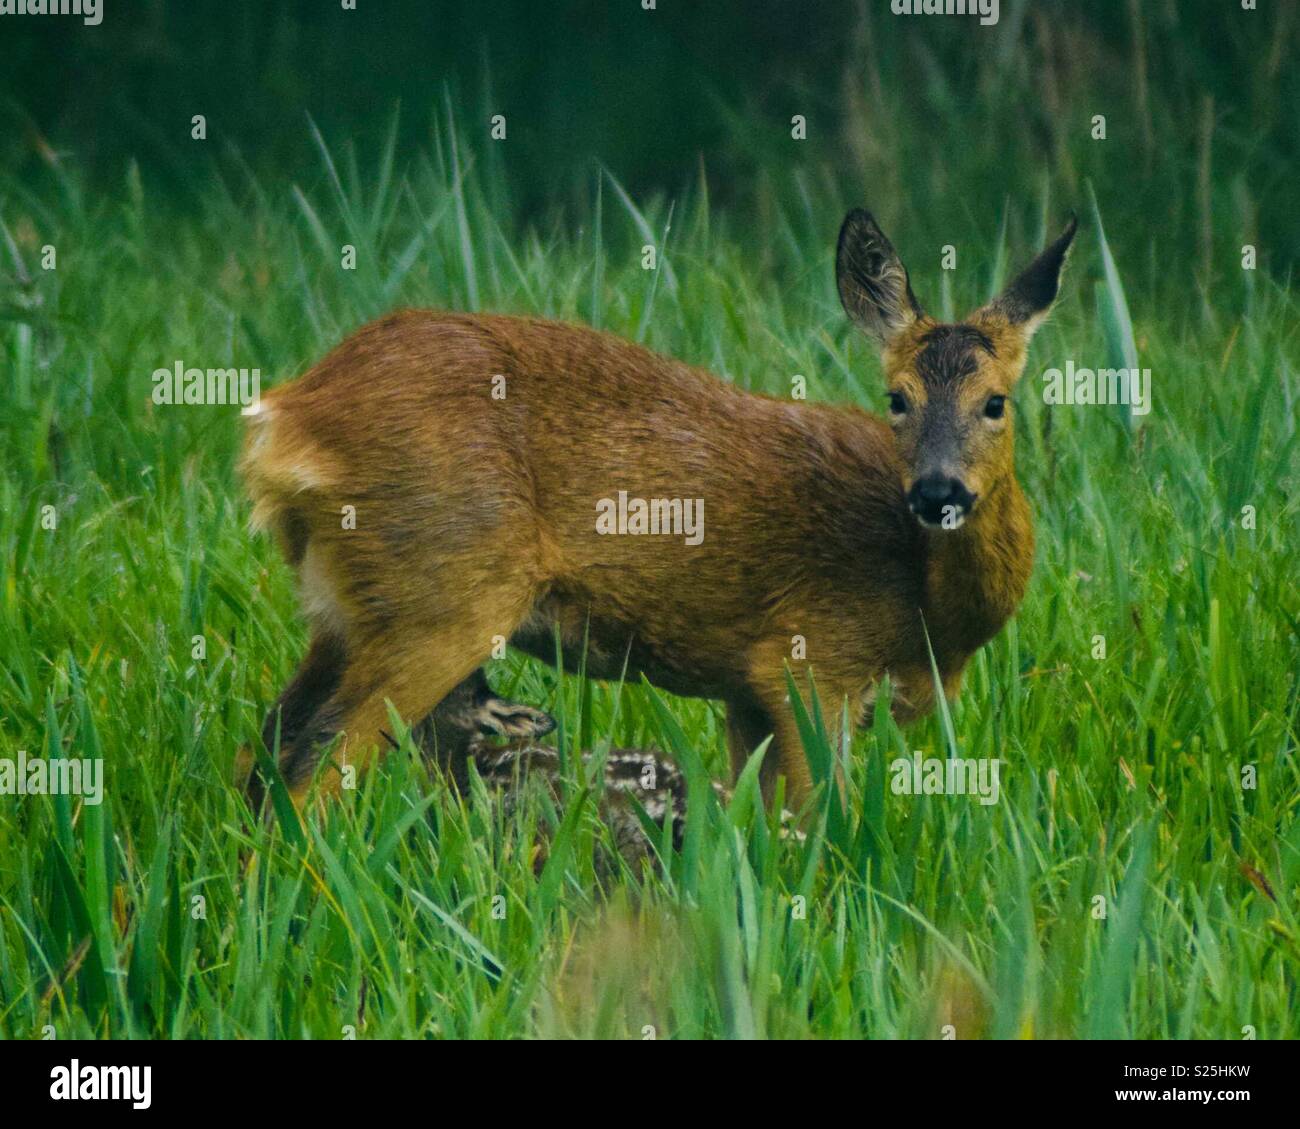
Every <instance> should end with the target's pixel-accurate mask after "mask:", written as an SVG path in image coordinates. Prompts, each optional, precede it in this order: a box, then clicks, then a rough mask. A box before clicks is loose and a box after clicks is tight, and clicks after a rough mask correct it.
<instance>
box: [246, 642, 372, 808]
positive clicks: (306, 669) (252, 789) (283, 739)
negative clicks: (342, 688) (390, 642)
mask: <svg viewBox="0 0 1300 1129" xmlns="http://www.w3.org/2000/svg"><path fill="white" fill-rule="evenodd" d="M346 663H347V648H346V647H345V645H344V642H343V640H342V638H341V637H339V636H338V635H336V634H334V633H332V632H329V631H318V632H317V633H316V635H314V636H313V638H312V641H311V643H310V645H309V646H308V648H307V653H306V655H304V656H303V659H302V662H301V663H299V664H298V669H297V670H296V671H295V672H294V676H293V677H292V678H291V679H290V680H289V684H288V685H287V686H285V688H284V690H283V691H282V692H281V694H280V696H279V698H277V699H276V702H275V705H273V706H272V707H271V709H270V712H268V713H267V715H266V719H265V721H263V723H262V745H263V746H264V747H265V749H266V751H267V752H268V753H271V754H272V755H274V753H275V749H276V747H277V738H278V742H279V748H281V749H286V748H288V747H289V746H290V745H292V744H293V743H294V742H295V741H296V740H297V739H298V736H299V734H301V733H302V731H303V730H304V729H305V728H306V727H307V725H308V723H309V722H310V721H311V719H312V716H313V715H314V714H315V713H316V711H317V710H318V709H320V708H321V706H323V705H324V704H325V702H326V701H328V700H329V697H330V695H331V694H333V693H334V691H335V690H336V689H338V686H339V683H340V682H341V681H342V679H343V671H344V667H345V665H346ZM241 756H242V757H244V758H245V759H246V760H247V764H246V765H245V766H244V767H243V768H242V769H241V774H242V773H244V772H246V774H247V775H246V780H247V783H246V792H247V796H248V802H249V805H250V806H251V807H252V809H253V810H254V811H257V810H259V809H260V808H261V806H262V803H263V801H264V800H265V798H266V781H265V780H264V779H263V778H262V774H261V772H260V771H259V770H258V768H257V765H256V762H255V761H254V759H253V757H252V756H251V754H247V753H245V754H241Z"/></svg>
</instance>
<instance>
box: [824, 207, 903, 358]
mask: <svg viewBox="0 0 1300 1129" xmlns="http://www.w3.org/2000/svg"><path fill="white" fill-rule="evenodd" d="M835 282H836V285H837V286H838V287H839V291H840V301H841V302H842V303H843V305H844V312H845V313H847V314H848V315H849V317H850V318H852V319H853V321H854V322H855V323H856V324H857V325H858V326H859V327H860V328H862V329H864V330H865V331H866V332H867V333H869V334H870V335H871V336H872V337H874V338H875V339H876V340H877V341H879V342H880V343H881V344H882V345H883V344H886V343H888V342H889V340H890V339H891V338H893V337H894V336H895V335H897V334H898V333H900V332H902V331H903V330H904V329H906V328H907V327H908V326H909V325H911V324H912V323H913V322H914V321H916V319H917V318H919V317H921V316H922V315H921V307H920V306H919V305H917V301H916V298H915V296H914V295H913V294H912V286H911V284H910V283H909V282H908V280H907V269H906V268H905V267H904V266H903V263H902V260H900V259H899V257H898V253H897V252H896V251H895V250H894V247H893V244H891V243H890V242H889V240H888V239H886V238H885V233H884V232H883V231H881V230H880V227H879V225H878V224H877V223H876V221H875V220H874V219H873V218H872V216H871V213H870V212H868V211H865V210H863V209H862V208H854V209H853V211H851V212H850V213H849V214H848V215H847V216H845V217H844V224H843V226H841V227H840V240H839V245H838V247H837V248H836V251H835Z"/></svg>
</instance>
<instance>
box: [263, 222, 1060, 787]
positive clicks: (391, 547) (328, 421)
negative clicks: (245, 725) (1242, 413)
mask: <svg viewBox="0 0 1300 1129" xmlns="http://www.w3.org/2000/svg"><path fill="white" fill-rule="evenodd" d="M1069 234H1072V229H1071V231H1070V232H1068V233H1067V237H1063V238H1062V240H1058V241H1057V243H1056V244H1053V246H1052V247H1051V248H1048V250H1047V251H1045V252H1044V254H1043V256H1040V258H1039V260H1037V261H1036V262H1035V264H1034V266H1031V267H1030V269H1029V270H1028V271H1026V272H1025V274H1024V275H1022V276H1021V277H1020V278H1019V279H1017V281H1016V283H1013V284H1012V287H1011V288H1009V290H1008V292H1007V294H1006V295H1004V296H1003V298H1002V299H999V301H998V302H996V303H993V304H992V305H991V306H989V307H986V308H985V309H984V310H982V311H979V312H977V313H976V314H975V315H972V318H971V319H970V320H969V322H968V323H967V324H968V326H969V327H971V328H972V329H975V330H978V332H979V333H980V334H983V335H984V336H985V337H986V339H987V341H988V342H989V344H990V346H991V350H985V349H984V348H983V347H979V348H977V349H975V350H974V352H973V353H971V355H970V356H965V354H964V353H963V357H965V359H962V358H960V357H957V356H956V353H958V352H961V348H960V346H961V344H962V341H959V340H957V339H955V338H954V339H946V338H945V339H943V340H939V341H938V344H937V345H936V339H935V338H931V339H930V340H929V341H927V335H929V334H931V332H932V331H933V330H935V329H936V323H934V322H933V321H931V320H930V319H928V318H926V317H925V315H924V314H922V313H921V312H920V308H919V306H918V305H917V304H916V301H915V299H914V298H913V297H912V296H911V290H910V287H909V286H908V284H907V275H906V271H904V270H903V269H902V266H901V263H899V262H898V261H897V257H896V256H895V255H894V253H893V249H892V247H890V246H889V244H888V241H887V240H885V239H884V236H883V235H882V234H881V233H880V232H879V229H878V228H877V227H876V226H875V223H874V221H873V220H871V218H870V217H869V216H868V215H867V214H866V213H864V212H854V213H851V214H850V217H849V219H848V220H846V222H845V225H844V231H843V232H842V235H841V244H840V252H839V283H840V293H841V297H842V299H843V300H844V304H845V307H846V309H847V310H848V311H849V312H850V314H851V315H852V316H854V318H855V319H856V320H857V321H858V322H859V324H860V325H862V326H863V328H865V329H867V330H868V332H870V333H872V334H873V335H874V336H876V337H877V338H878V339H879V340H880V342H881V343H882V345H883V358H884V367H885V374H886V379H887V381H888V382H889V387H890V389H891V391H893V392H895V393H896V394H897V395H906V396H907V398H908V399H909V400H910V402H911V404H912V405H914V411H915V413H916V415H915V419H916V421H917V422H916V424H915V426H913V425H912V424H911V423H909V422H908V421H907V420H906V419H902V420H899V419H895V420H894V421H893V422H894V426H893V427H892V428H891V426H890V425H889V424H886V423H885V422H884V421H882V420H881V419H880V418H878V417H876V416H874V415H871V414H868V413H867V412H865V411H862V410H860V409H858V408H855V407H845V406H833V405H828V404H809V403H801V402H798V403H797V402H790V401H786V400H781V399H776V398H772V397H769V396H763V395H757V394H754V393H750V392H746V391H743V390H741V389H739V388H737V387H735V386H734V385H731V384H728V383H726V382H724V381H722V380H719V379H718V378H716V377H715V376H713V375H711V374H710V373H708V372H705V371H703V370H701V369H698V368H693V367H691V366H689V365H686V364H683V363H681V362H679V361H675V360H671V359H669V358H665V357H662V356H658V355H656V354H654V353H652V352H650V351H648V350H646V349H643V348H641V347H640V346H638V345H634V344H631V343H629V342H627V341H625V340H622V339H620V338H617V337H614V336H611V335H609V334H607V333H600V332H597V331H595V330H592V329H588V328H584V327H581V326H576V325H568V324H561V323H557V322H552V321H543V320H537V319H532V318H515V317H502V316H489V315H469V314H455V313H438V312H432V311H419V310H407V311H402V312H398V313H394V314H392V315H390V316H388V317H385V318H383V319H381V320H379V321H376V322H374V323H372V324H370V325H367V326H365V327H364V328H362V329H360V330H358V331H357V332H356V333H354V334H353V335H352V336H351V337H349V338H348V339H347V340H346V341H344V342H343V343H342V344H341V345H340V346H338V348H336V349H335V350H334V351H333V352H331V353H330V354H329V355H328V356H326V357H325V358H324V359H323V360H322V361H320V363H318V364H317V365H316V366H315V367H314V368H312V369H311V370H310V371H309V372H308V373H306V374H305V375H304V376H302V377H301V378H300V379H298V380H296V381H293V382H292V383H289V384H287V385H285V386H282V387H280V388H277V389H275V390H273V391H272V392H270V393H269V394H268V395H266V396H265V397H264V398H263V400H262V404H261V408H260V411H259V412H258V414H257V415H256V416H255V417H254V418H253V420H252V422H251V426H250V430H249V435H248V440H247V446H246V451H245V456H244V460H243V468H244V473H245V476H246V480H247V483H248V487H249V490H250V492H251V494H252V497H253V499H254V503H255V508H254V520H255V523H257V524H259V525H261V526H264V527H268V528H270V529H272V530H274V531H275V533H276V535H277V536H278V538H279V540H280V542H281V544H282V546H283V549H284V552H285V555H286V557H287V558H288V560H289V561H290V563H291V564H293V565H294V566H295V567H296V569H297V570H298V573H299V576H300V580H301V586H302V599H303V604H304V608H305V611H306V614H307V616H308V618H309V619H310V621H311V624H312V630H313V635H314V642H313V644H312V647H311V650H310V652H309V654H308V657H307V659H306V660H305V661H304V669H303V671H301V672H300V673H299V674H298V675H297V676H296V678H295V680H294V682H293V683H291V685H290V687H289V688H288V690H286V693H285V695H283V696H282V698H281V702H280V703H279V709H278V713H279V717H280V721H279V724H280V741H281V768H282V770H283V772H284V773H285V776H286V779H287V780H288V783H289V785H290V788H291V790H292V791H293V792H294V793H295V794H296V795H298V796H301V794H302V792H303V790H304V789H305V788H306V786H307V784H308V783H309V781H310V779H311V777H312V775H313V772H314V770H315V767H316V764H317V761H318V760H319V758H320V750H321V748H322V746H323V745H324V744H326V743H327V742H328V741H329V740H330V739H331V738H332V737H334V736H335V735H336V734H342V735H343V746H342V755H343V757H344V758H345V759H346V760H347V761H349V762H351V763H353V764H356V765H358V766H359V767H362V768H364V767H365V765H366V764H367V763H368V762H369V760H370V759H371V757H372V755H373V752H374V750H375V749H381V748H382V747H383V746H384V744H385V741H384V737H383V730H384V728H385V727H386V725H387V720H386V705H385V703H386V701H391V702H392V703H393V705H394V706H395V707H396V709H397V711H398V712H399V713H400V714H401V715H403V716H404V717H406V718H408V719H410V720H418V719H420V718H422V717H424V716H425V715H426V714H428V713H429V712H430V711H431V710H433V709H434V707H436V706H437V705H438V704H439V703H440V702H441V701H443V699H444V698H446V697H447V696H448V695H449V694H450V693H451V692H452V691H453V690H454V689H455V688H456V687H458V686H459V685H460V684H461V683H463V682H464V681H465V680H466V679H470V678H476V677H478V676H477V675H476V672H477V671H478V670H479V668H480V667H481V665H482V664H483V662H484V660H485V659H487V658H488V657H489V653H490V652H491V650H492V649H493V646H494V642H495V641H496V640H497V638H498V637H503V638H505V639H508V640H510V641H511V642H512V644H513V645H515V646H517V647H519V648H521V649H523V650H524V651H527V652H529V653H531V654H534V655H537V656H539V657H541V658H543V659H551V660H553V658H554V655H555V642H554V633H555V631H556V630H558V631H559V634H560V636H561V638H562V640H563V643H564V647H565V652H566V654H567V655H572V656H573V657H575V658H576V657H577V656H578V654H579V653H580V652H581V650H582V648H583V647H584V645H585V646H586V648H587V671H588V673H589V674H590V675H591V676H593V677H600V678H618V677H620V676H621V675H623V673H624V671H625V669H626V672H627V674H628V676H629V677H631V678H634V679H635V678H636V677H637V676H638V675H639V674H640V673H644V674H645V675H646V676H647V677H648V678H649V680H650V681H651V682H653V683H655V684H657V685H659V686H661V687H663V688H665V689H667V690H669V691H672V692H675V693H680V694H688V695H695V696H701V697H709V698H720V699H722V700H724V701H725V702H726V703H727V710H728V742H729V746H730V749H731V754H732V760H733V765H735V766H737V767H738V766H740V765H742V764H743V763H744V760H745V759H746V757H747V756H748V754H749V753H750V751H751V750H752V749H753V748H754V747H755V746H756V745H757V744H759V743H760V742H761V741H762V740H763V739H764V738H765V737H766V736H768V735H769V734H774V735H775V736H774V745H773V748H772V750H771V751H770V752H769V754H768V756H767V758H766V760H765V770H771V771H773V772H779V773H781V774H783V775H784V776H785V777H786V778H787V781H788V787H789V794H790V796H791V797H792V799H793V800H795V801H798V800H802V799H803V798H805V797H806V795H807V793H808V790H809V777H808V772H807V767H806V763H805V760H804V756H803V752H802V747H801V744H800V741H799V737H798V734H797V731H796V729H795V726H794V722H793V719H792V715H791V710H790V706H789V703H788V701H787V696H786V695H787V689H786V680H785V670H786V667H787V665H788V666H789V667H790V668H791V670H792V671H793V672H794V673H795V675H796V680H797V681H798V682H799V684H800V685H801V686H802V685H804V684H805V683H804V681H803V677H802V675H803V672H804V671H805V670H806V669H807V668H811V669H812V670H813V672H814V673H815V678H816V683H817V687H818V692H819V694H820V696H821V698H822V700H823V702H825V703H827V704H828V709H827V713H828V715H834V714H837V713H838V705H834V706H831V705H830V704H831V703H836V704H838V703H840V702H841V701H843V700H845V699H847V701H848V703H849V707H850V713H851V715H853V717H854V718H855V719H857V718H860V717H861V715H862V713H863V711H864V710H865V709H866V708H867V706H868V704H869V702H870V700H871V698H872V695H873V691H874V687H875V686H876V684H877V683H878V682H879V680H880V679H881V677H882V676H883V675H885V674H886V673H888V674H889V675H890V676H891V677H892V679H893V681H894V683H895V685H896V687H897V692H896V703H897V708H898V710H899V713H900V714H901V715H902V716H904V717H908V716H913V715H915V714H917V713H920V712H923V711H925V710H927V709H928V708H929V707H930V706H931V705H932V702H933V697H934V694H933V688H932V678H931V673H930V666H929V658H928V652H927V647H926V638H925V632H924V631H923V629H922V623H923V622H924V624H925V625H926V627H928V630H929V637H930V640H931V642H932V644H933V648H934V654H935V658H936V660H937V664H938V668H939V670H940V672H941V675H942V678H943V683H944V689H945V692H946V693H948V694H952V693H955V692H956V690H957V686H958V683H959V679H960V676H961V671H962V668H963V667H964V665H965V663H966V661H967V660H968V659H969V657H970V655H971V654H972V652H973V651H974V650H975V649H976V648H978V647H979V646H981V645H982V644H983V643H984V642H985V641H987V640H988V639H989V638H991V637H992V636H993V635H994V634H995V633H996V632H997V631H998V630H999V629H1000V627H1001V626H1002V624H1003V623H1004V622H1005V621H1006V619H1007V617H1008V616H1010V615H1011V614H1012V613H1013V611H1014V610H1015V608H1016V606H1017V604H1018V603H1019V601H1020V599H1021V596H1022V594H1023V592H1024V589H1025V585H1026V581H1027V579H1028V576H1029V572H1030V567H1031V563H1032V559H1033V531H1032V524H1031V521H1030V515H1029V510H1028V506H1027V505H1026V503H1025V499H1024V496H1023V495H1022V493H1021V490H1020V487H1019V485H1018V484H1017V482H1016V479H1015V474H1014V469H1013V465H1012V435H1011V431H1012V429H1011V421H1010V418H1009V417H1010V413H1009V411H1008V412H1007V418H1005V420H1004V421H1003V425H1002V426H998V427H994V426H992V425H989V426H985V422H982V417H981V416H980V414H979V413H980V411H981V405H982V404H984V403H985V401H986V400H987V398H988V397H989V396H990V395H992V394H995V393H996V394H1007V393H1009V392H1010V389H1011V386H1012V384H1013V383H1014V381H1015V380H1016V378H1017V377H1018V376H1019V375H1020V371H1021V369H1022V368H1023V365H1024V357H1025V346H1026V343H1027V341H1028V337H1029V334H1030V332H1031V331H1032V328H1033V325H1034V324H1036V321H1037V319H1039V318H1041V316H1042V315H1043V314H1044V313H1045V312H1046V307H1047V306H1048V305H1049V304H1050V302H1051V299H1052V298H1053V297H1054V296H1055V293H1056V278H1057V275H1058V274H1059V270H1060V264H1061V261H1062V260H1063V258H1064V254H1065V248H1066V247H1068V243H1069V239H1068V235H1069ZM1049 256H1051V257H1053V261H1050V262H1047V263H1046V264H1045V265H1044V263H1043V260H1044V259H1046V258H1048V257H1049ZM1035 271H1036V272H1037V274H1035V273H1034V272H1035ZM1048 275H1050V280H1049V281H1050V285H1048V284H1047V282H1045V281H1044V279H1046V278H1047V276H1048ZM1026 280H1028V282H1026ZM1049 291H1050V292H1049ZM963 334H967V331H966V330H963ZM940 336H941V337H942V335H940ZM958 336H959V337H961V338H962V340H965V337H964V336H962V335H958ZM972 339H973V338H972ZM950 353H951V354H953V356H952V357H949V356H948V354H950ZM972 366H973V367H972ZM941 370H942V371H941ZM967 370H969V371H967ZM494 377H504V392H505V395H504V398H494V395H493V391H494V388H495V389H496V390H497V393H498V396H499V395H500V391H501V389H502V387H503V386H502V385H501V384H500V382H499V381H494ZM931 405H933V410H932V411H931V407H930V406H931ZM941 406H942V411H943V412H947V413H949V414H950V415H952V416H953V418H954V419H956V420H957V422H958V423H959V424H960V425H961V426H960V428H958V430H959V431H960V432H961V435H960V436H958V441H950V440H952V436H950V435H939V436H938V437H939V438H940V439H942V440H943V441H944V443H946V444H947V446H945V447H944V449H943V451H942V452H941V453H942V454H943V460H942V461H943V465H944V473H951V474H952V475H960V476H963V478H964V480H965V485H966V487H968V488H969V493H970V494H971V495H973V497H974V501H973V502H972V506H973V509H971V510H970V512H969V513H968V514H966V520H965V521H964V524H962V525H961V526H960V528H957V529H951V530H949V529H943V528H928V527H925V526H923V525H922V524H921V523H920V522H918V520H917V518H916V516H915V515H914V513H913V512H910V509H909V499H911V498H913V496H914V491H915V489H916V486H917V482H918V480H919V478H920V476H922V475H923V474H924V473H926V466H925V465H923V464H925V461H926V459H928V458H930V456H931V454H932V453H933V441H934V439H935V435H934V434H931V433H935V434H937V432H935V429H936V428H937V427H938V426H939V425H938V424H936V423H934V421H933V420H932V419H931V417H930V415H926V414H925V413H926V412H930V413H931V415H933V416H934V418H935V419H938V415H937V414H936V413H940V407H941ZM922 417H924V418H922ZM967 417H969V418H967ZM945 418H946V417H945ZM954 426H956V425H954ZM927 428H929V430H928V431H927V430H926V429H927ZM927 436H929V438H927ZM927 481H928V480H927ZM953 481H954V482H956V481H957V479H956V478H954V479H953ZM620 490H625V491H627V493H628V495H629V497H633V498H645V499H651V498H692V499H695V498H702V499H704V503H705V509H704V538H703V541H702V543H700V544H698V545H694V546H692V545H687V544H686V543H685V539H684V538H683V537H681V536H665V535H662V534H661V535H658V536H653V535H651V536H601V535H599V534H598V533H597V531H596V503H597V501H598V500H599V499H602V498H614V497H616V496H617V494H618V492H619V491H620ZM926 504H928V503H926ZM347 506H352V507H355V528H345V527H344V526H345V523H344V521H343V516H342V515H343V512H344V507H347ZM796 637H801V638H802V639H803V640H804V641H805V644H804V649H803V651H802V652H801V657H795V655H796V654H800V652H796V651H794V650H793V648H794V645H795V644H794V640H795V638H796ZM270 726H271V722H270V720H268V733H269V732H270V731H271V730H270ZM324 780H325V783H326V786H327V787H330V786H333V782H336V781H337V775H336V774H334V773H331V774H329V776H328V777H325V778H324ZM766 782H767V783H769V784H770V783H771V781H770V778H769V779H768V780H767V781H766Z"/></svg>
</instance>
